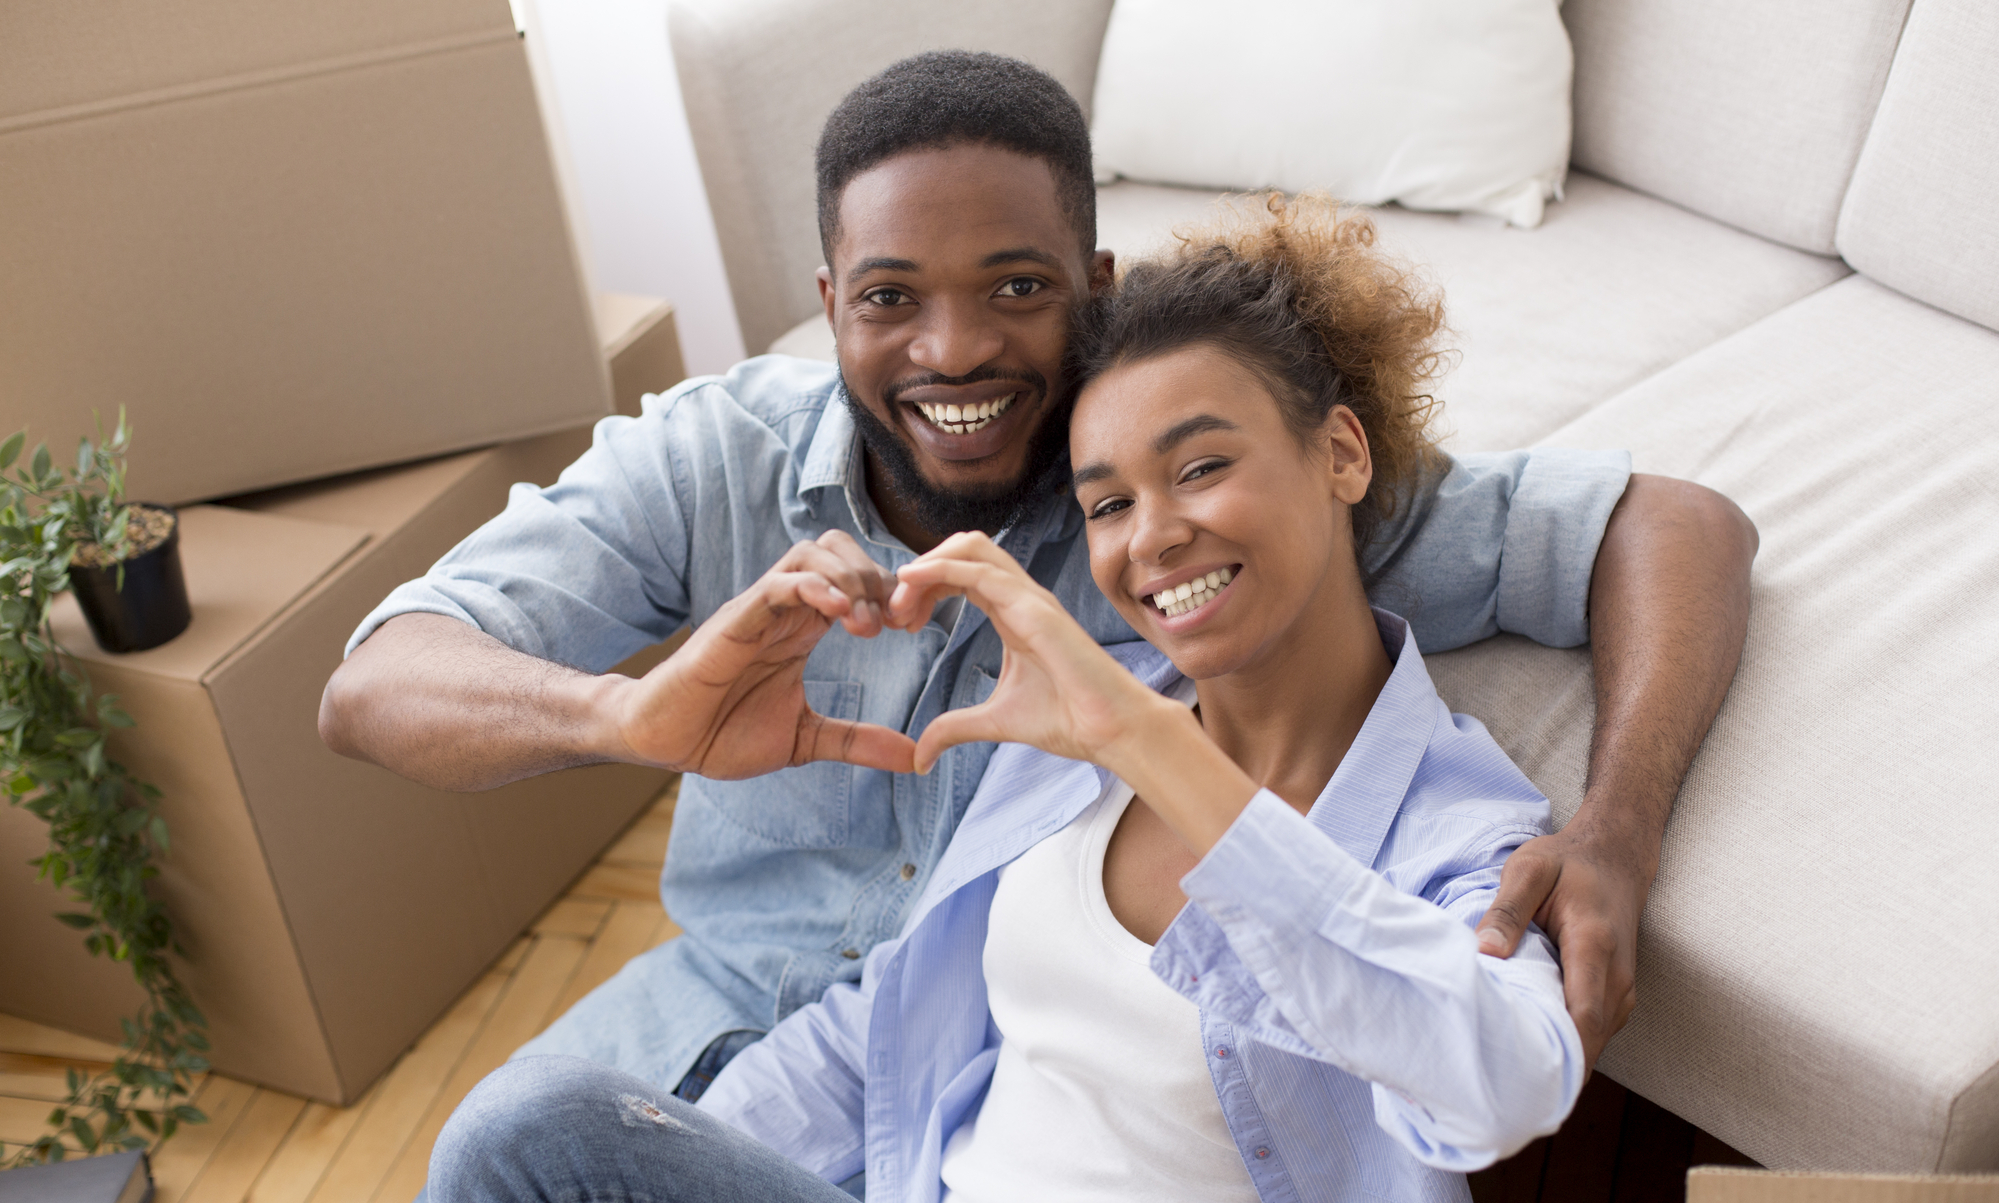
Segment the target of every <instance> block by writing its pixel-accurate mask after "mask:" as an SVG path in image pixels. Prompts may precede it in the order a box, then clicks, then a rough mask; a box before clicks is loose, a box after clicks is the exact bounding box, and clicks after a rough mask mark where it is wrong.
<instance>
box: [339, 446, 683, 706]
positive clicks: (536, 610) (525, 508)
mask: <svg viewBox="0 0 1999 1203" xmlns="http://www.w3.org/2000/svg"><path fill="white" fill-rule="evenodd" d="M680 434H681V432H679V431H677V430H675V429H673V428H672V426H671V419H670V418H669V416H668V415H667V414H665V413H651V414H648V415H647V416H646V417H644V418H639V419H632V418H623V417H618V418H606V419H605V420H604V421H602V422H600V423H598V424H597V428H596V432H595V435H594V438H593V441H592V444H591V447H590V450H589V451H587V452H585V453H584V454H583V456H582V457H581V458H579V459H578V460H577V461H576V462H575V463H573V464H571V465H570V466H569V467H568V468H566V469H564V470H563V472H562V475H561V477H560V479H558V480H557V481H556V483H555V484H553V485H550V486H549V487H547V488H537V487H535V486H534V485H528V484H517V485H515V486H514V487H513V489H512V490H511V492H510V493H509V494H508V498H507V508H506V509H505V510H503V511H502V512H501V513H500V514H499V515H498V516H496V517H495V518H493V519H492V520H491V521H489V522H487V523H486V524H485V525H483V526H481V527H480V528H479V529H478V530H476V531H473V532H472V534H470V535H468V536H467V537H466V538H465V539H464V541H462V542H461V543H459V544H458V546H456V547H454V548H452V549H451V551H449V552H447V553H446V554H445V556H444V558H442V559H440V560H439V561H438V562H437V563H436V564H435V565H434V566H432V568H431V569H430V571H429V572H427V573H425V574H424V575H423V576H421V577H419V578H417V579H416V580H413V581H409V582H406V583H405V584H403V585H400V586H398V587H397V588H396V589H395V590H394V591H393V592H391V593H390V594H389V595H388V597H387V598H385V599H383V601H382V603H381V604H380V605H378V606H376V607H375V609H374V610H373V611H372V612H371V613H370V614H369V615H368V616H367V618H365V619H363V620H362V622H361V625H360V626H359V627H358V628H357V629H356V630H355V631H354V634H353V636H352V637H351V638H350V639H349V640H348V642H347V652H348V654H352V652H353V651H354V649H355V648H356V647H358V646H360V644H361V643H362V641H363V640H365V639H367V638H368V636H370V635H372V634H373V633H374V632H375V630H376V629H377V628H378V627H380V626H381V625H382V624H383V623H384V622H387V621H388V620H389V619H391V618H394V617H397V616H398V615H402V614H410V613H428V614H442V615H444V616H446V617H449V618H455V619H458V620H459V621H461V622H466V623H470V624H471V625H473V626H475V627H478V628H479V629H480V630H481V631H484V632H485V633H487V634H489V635H491V636H493V637H494V638H496V639H498V640H500V641H501V642H502V643H505V644H507V645H508V646H509V647H512V648H515V649H516V650H518V651H523V652H526V653H528V654H530V655H533V656H539V657H542V658H544V659H549V660H557V661H560V662H562V663H565V664H571V665H575V666H576V667H579V668H583V669H586V670H588V671H591V672H602V671H604V670H606V669H608V668H610V667H611V666H612V665H614V664H616V663H618V662H619V661H620V660H623V659H624V658H625V657H627V656H629V655H631V654H632V653H634V652H636V651H638V650H639V649H641V648H643V647H647V646H650V645H651V644H654V643H658V642H659V641H660V640H662V639H665V638H666V637H667V636H669V635H671V634H672V633H673V632H674V631H675V630H677V629H679V627H680V625H681V624H682V623H683V622H685V621H686V620H687V617H688V608H689V607H688V591H687V585H686V581H687V570H688V564H687V559H688V546H689V540H688V535H687V528H688V515H687V512H686V510H687V502H686V500H685V498H684V497H683V496H682V495H681V490H679V489H677V488H676V487H675V482H674V480H673V465H672V446H673V443H674V441H675V439H676V437H678V436H679V435H680Z"/></svg>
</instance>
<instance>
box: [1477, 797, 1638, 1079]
mask: <svg viewBox="0 0 1999 1203" xmlns="http://www.w3.org/2000/svg"><path fill="white" fill-rule="evenodd" d="M1604 852H1605V850H1604V849H1602V848H1600V847H1598V846H1596V845H1594V844H1593V843H1592V841H1590V840H1588V839H1586V838H1584V837H1583V836H1582V835H1581V833H1579V832H1577V831H1576V829H1575V828H1574V827H1573V826H1570V827H1565V828H1563V829H1562V830H1561V831H1558V832H1556V833H1554V834H1553V835H1544V836H1542V837H1540V838H1539V839H1534V840H1529V841H1528V842H1527V843H1525V844H1522V845H1521V846H1520V847H1519V848H1516V849H1515V850H1514V852H1513V855H1512V856H1510V857H1508V858H1507V860H1506V867H1505V868H1504V869H1503V870H1501V871H1500V876H1499V894H1498V896H1497V897H1496V898H1494V899H1493V903H1492V909H1490V910H1488V911H1487V912H1486V913H1485V918H1483V919H1481V920H1479V924H1478V945H1479V951H1480V952H1483V953H1485V954H1486V955H1488V956H1496V957H1510V956H1512V955H1513V953H1514V950H1515V949H1517V948H1519V947H1520V938H1521V937H1522V936H1523V935H1525V934H1526V932H1527V924H1528V922H1529V921H1532V922H1534V923H1538V924H1540V925H1541V930H1543V931H1545V932H1547V933H1548V935H1549V936H1550V937H1551V938H1553V940H1554V941H1555V943H1556V944H1557V945H1558V946H1559V947H1560V948H1561V950H1562V993H1563V995H1564V996H1565V998H1566V1000H1567V1002H1568V1007H1569V1017H1570V1018H1571V1019H1573V1020H1575V1024H1576V1030H1577V1032H1578V1033H1580V1034H1581V1036H1582V1039H1583V1057H1584V1060H1585V1062H1586V1063H1587V1064H1589V1065H1591V1066H1594V1065H1595V1064H1596V1058H1597V1054H1599V1053H1601V1052H1602V1051H1603V1046H1604V1044H1605V1042H1606V1041H1608V1040H1609V1039H1610V1038H1611V1036H1613V1035H1615V1034H1616V1032H1617V1030H1618V1029H1619V1028H1621V1027H1623V1026H1624V1021H1625V1020H1627V1019H1629V1018H1630V1017H1631V1011H1632V1009H1633V1008H1634V1007H1636V1006H1637V1005H1638V984H1637V976H1638V941H1637V936H1638V916H1639V914H1640V913H1641V912H1643V911H1644V909H1645V895H1646V892H1647V891H1648V890H1650V889H1651V885H1652V875H1651V873H1650V872H1648V871H1646V870H1645V869H1644V868H1643V867H1642V866H1639V865H1634V864H1630V863H1623V862H1621V861H1620V859H1619V858H1618V857H1617V856H1615V855H1614V854H1613V855H1610V856H1605V855H1604Z"/></svg>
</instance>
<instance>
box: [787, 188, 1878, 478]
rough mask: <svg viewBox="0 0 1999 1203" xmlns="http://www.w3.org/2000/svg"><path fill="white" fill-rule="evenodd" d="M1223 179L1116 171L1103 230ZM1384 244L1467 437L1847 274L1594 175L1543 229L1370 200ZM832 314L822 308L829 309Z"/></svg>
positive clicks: (1556, 413) (1181, 204)
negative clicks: (1399, 263)
mask: <svg viewBox="0 0 1999 1203" xmlns="http://www.w3.org/2000/svg"><path fill="white" fill-rule="evenodd" d="M1214 199H1215V194H1214V193H1207V192H1197V191H1192V190H1188V189H1179V188H1157V187H1150V186H1146V185H1142V184H1131V183H1120V184H1116V185H1114V186H1112V187H1109V188H1105V189H1103V190H1101V191H1100V192H1099V193H1098V196H1097V234H1098V238H1097V241H1098V244H1099V245H1101V246H1107V247H1110V248H1111V249H1112V250H1114V251H1116V252H1118V254H1119V255H1120V256H1123V257H1126V258H1130V257H1133V256H1135V255H1137V254H1140V253H1142V252H1144V251H1147V250H1152V249H1156V248H1158V247H1160V246H1162V245H1164V244H1165V243H1166V242H1167V241H1168V239H1169V235H1170V231H1171V230H1172V229H1173V228H1174V227H1175V226H1182V225H1186V224H1188V223H1190V222H1196V221H1199V220H1201V219H1202V218H1203V217H1205V216H1207V215H1209V214H1210V213H1211V212H1212V205H1213V203H1214ZM1373 216H1374V219H1375V222H1376V224H1377V225H1378V226H1379V227H1380V231H1381V245H1383V246H1384V247H1387V248H1388V249H1390V250H1392V251H1395V252H1396V253H1398V254H1400V255H1403V256H1405V257H1407V258H1409V259H1412V260H1414V261H1416V262H1417V263H1420V264H1422V265H1424V266H1426V267H1427V268H1429V269H1430V272H1431V274H1432V275H1433V277H1434V278H1435V279H1436V280H1437V282H1438V283H1440V284H1442V285H1443V288H1444V301H1445V312H1446V316H1447V318H1448V320H1449V322H1450V325H1451V329H1452V333H1451V335H1450V340H1451V342H1452V343H1453V344H1454V345H1455V346H1457V347H1458V348H1459V349H1460V350H1461V351H1462V360H1461V362H1460V363H1459V365H1458V367H1457V368H1456V369H1455V370H1453V371H1452V372H1451V373H1450V374H1449V375H1447V376H1446V377H1445V378H1444V380H1443V382H1442V387H1441V389H1440V390H1439V395H1440V396H1442V397H1443V398H1444V401H1445V407H1444V418H1445V421H1446V423H1447V424H1448V426H1449V427H1450V428H1451V429H1452V430H1453V431H1454V432H1455V433H1454V434H1453V436H1452V437H1451V440H1450V443H1449V445H1450V447H1451V448H1452V449H1453V450H1456V451H1495V450H1505V449H1508V448H1512V447H1523V446H1526V445H1527V444H1529V443H1531V442H1533V441H1534V440H1536V439H1538V438H1541V437H1543V436H1545V435H1547V434H1548V433H1550V432H1551V431H1553V430H1555V429H1556V428H1557V427H1559V426H1561V425H1562V424H1563V423H1565V422H1568V421H1570V420H1571V419H1573V418H1575V417H1577V416H1578V415H1580V414H1581V413H1583V411H1585V410H1587V409H1588V408H1589V407H1590V406H1592V405H1595V404H1596V403H1598V402H1600V401H1603V400H1606V399H1607V398H1609V397H1610V396H1612V395H1613V394H1615V393H1617V392H1620V391H1621V390H1623V389H1625V388H1628V387H1630V386H1631V385H1633V384H1636V383H1638V382H1639V381H1640V380H1643V379H1644V378H1645V377H1647V376H1650V375H1651V374H1653V373H1654V372H1657V371H1659V370H1661V369H1663V368H1665V367H1667V366H1668V365H1670V364H1672V363H1673V362H1674V361H1676V360H1678V359H1681V358H1684V357H1685V356H1687V355H1690V354H1692V353H1693V352H1695V351H1698V350H1700V349H1701V348H1702V347H1705V346H1707V345H1709V344H1710V343H1713V342H1715V341H1717V340H1718V339H1721V338H1723V337H1726V336H1727V335H1730V334H1733V333H1735V332H1736V331H1737V330H1740V329H1742V328H1743V327H1744V326H1747V325H1749V324H1750V323H1751V322H1754V321H1756V320H1757V319H1759V318H1762V317H1764V316H1765V315H1767V314H1770V313H1773V312H1775V311H1776V310H1778V309H1780V308H1782V307H1783V306H1785V305H1788V304H1790V303H1791V302H1792V301H1795V300H1797V299H1798V298H1799V297H1802V296H1805V295H1806V294H1808V293H1811V292H1813V291H1816V290H1817V289H1820V288H1823V287H1825V286H1826V285H1827V284H1830V283H1832V282H1833V281H1834V280H1837V279H1839V278H1840V277H1842V276H1844V275H1846V274H1847V268H1846V266H1845V265H1844V264H1842V263H1840V262H1839V261H1838V260H1836V259H1825V258H1821V257H1819V256H1816V255H1806V254H1802V253H1800V252H1798V251H1794V250H1791V249H1789V248H1788V247H1781V246H1777V245H1775V244H1774V243H1770V242H1765V241H1764V240H1762V239H1760V238H1753V237H1750V236H1749V235H1746V234H1743V233H1741V232H1740V231H1738V230H1732V229H1729V228H1728V227H1726V226H1722V225H1718V224H1716V223H1715V222H1711V221H1707V220H1705V219H1703V218H1700V217H1696V216H1694V215H1693V214H1691V213H1688V212H1686V211H1685V210H1684V209H1678V208H1675V207H1673V206H1672V205H1668V204H1663V203H1661V202H1659V201H1657V200H1654V199H1652V198H1651V197H1648V196H1641V195H1639V194H1638V193H1636V192H1633V191H1631V190H1630V189H1628V188H1620V187H1618V186H1617V185H1615V184H1610V183H1607V182H1605V181H1603V180H1600V179H1595V178H1592V177H1590V176H1585V175H1576V176H1573V177H1571V179H1570V182H1569V191H1568V199H1567V200H1565V201H1563V202H1562V203H1561V204H1559V205H1555V206H1553V207H1551V208H1550V209H1549V210H1548V217H1547V220H1546V222H1544V223H1543V224H1542V226H1541V227H1540V228H1539V229H1536V230H1514V229H1508V228H1506V227H1504V226H1501V225H1499V224H1498V223H1497V222H1493V221H1486V220H1478V219H1460V218H1456V217H1448V216H1443V215H1439V214H1434V213H1412V212H1409V211H1408V210H1406V209H1401V208H1398V207H1395V206H1389V207H1387V208H1382V209H1376V210H1374V211H1373ZM822 324H823V323H822Z"/></svg>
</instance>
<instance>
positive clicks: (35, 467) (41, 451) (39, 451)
mask: <svg viewBox="0 0 1999 1203" xmlns="http://www.w3.org/2000/svg"><path fill="white" fill-rule="evenodd" d="M28 470H29V471H30V472H32V473H33V474H34V477H35V479H36V480H37V481H40V480H43V479H46V478H47V476H48V474H49V445H48V444H47V443H37V444H35V458H34V460H33V461H31V466H30V467H29V469H28Z"/></svg>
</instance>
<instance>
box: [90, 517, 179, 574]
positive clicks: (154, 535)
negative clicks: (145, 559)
mask: <svg viewBox="0 0 1999 1203" xmlns="http://www.w3.org/2000/svg"><path fill="white" fill-rule="evenodd" d="M131 512H132V516H131V518H130V519H129V520H127V522H126V523H125V534H126V540H127V542H126V544H125V555H124V558H125V559H127V560H136V559H138V558H139V557H140V556H142V555H145V554H146V553H147V552H149V551H151V550H153V549H154V548H155V547H158V546H159V545H160V544H162V543H165V542H166V541H167V536H168V535H171V534H173V533H174V522H175V521H177V519H176V517H175V515H174V513H173V511H171V510H161V509H155V508H153V507H152V506H149V505H137V504H135V505H133V506H132V507H131ZM69 562H70V563H72V564H74V565H76V566H77V567H79V568H109V567H111V565H113V564H115V563H117V562H118V561H117V560H114V559H112V558H110V557H109V556H108V555H106V554H105V551H104V547H103V545H102V544H98V543H79V544H77V545H76V551H75V553H74V554H72V555H71V556H70V559H69Z"/></svg>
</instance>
